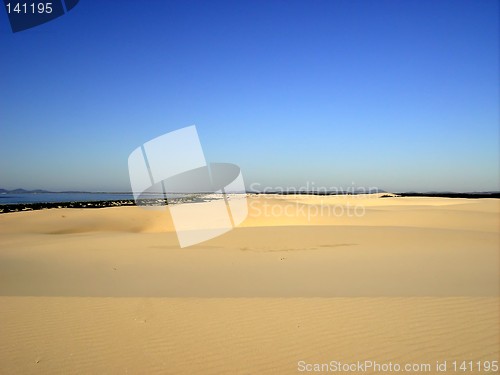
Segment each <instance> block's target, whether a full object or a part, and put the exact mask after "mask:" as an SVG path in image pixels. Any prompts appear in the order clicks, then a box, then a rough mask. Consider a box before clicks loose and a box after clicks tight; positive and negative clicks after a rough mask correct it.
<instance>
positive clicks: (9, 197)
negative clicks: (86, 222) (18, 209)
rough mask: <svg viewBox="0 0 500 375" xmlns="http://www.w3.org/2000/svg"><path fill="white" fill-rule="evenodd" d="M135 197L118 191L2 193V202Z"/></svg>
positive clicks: (109, 199) (100, 199) (0, 195)
mask: <svg viewBox="0 0 500 375" xmlns="http://www.w3.org/2000/svg"><path fill="white" fill-rule="evenodd" d="M122 199H134V197H133V196H132V194H127V193H123V194H116V193H114V194H113V193H26V194H0V204H23V203H46V202H56V203H57V202H89V201H114V200H122Z"/></svg>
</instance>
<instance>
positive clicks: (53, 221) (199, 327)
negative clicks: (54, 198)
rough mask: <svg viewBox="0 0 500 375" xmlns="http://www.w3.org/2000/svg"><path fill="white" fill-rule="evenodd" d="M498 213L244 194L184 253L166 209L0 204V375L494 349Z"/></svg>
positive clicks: (498, 303)
mask: <svg viewBox="0 0 500 375" xmlns="http://www.w3.org/2000/svg"><path fill="white" fill-rule="evenodd" d="M356 206H359V207H362V208H363V210H364V211H363V215H356V214H354V215H352V216H349V215H348V214H347V209H348V208H349V207H351V208H352V207H356ZM339 207H341V208H342V209H343V210H344V211H343V214H342V215H338V213H339V212H341V211H340V210H341V208H339ZM335 210H337V211H335ZM359 212H360V211H358V213H359ZM499 213H500V204H499V202H498V200H495V199H479V200H468V199H445V198H420V197H419V198H396V197H395V198H379V197H378V196H375V195H372V196H368V195H367V196H357V197H318V196H262V195H261V196H251V197H249V217H248V218H247V220H246V221H245V222H244V223H243V225H242V226H241V227H239V228H237V229H235V230H233V231H231V232H229V233H227V234H225V235H223V236H221V237H217V238H214V239H212V240H210V241H207V242H205V243H201V244H199V245H196V246H193V247H190V248H185V249H179V248H178V244H177V239H176V235H175V232H174V227H173V225H172V221H171V219H170V216H169V213H168V211H150V210H143V209H140V208H137V207H118V208H103V209H54V210H44V211H34V212H20V213H9V214H4V215H0V321H1V322H2V323H0V337H2V339H1V340H0V373H1V374H19V373H35V372H36V373H83V374H90V373H131V374H144V373H148V374H149V373H161V374H163V373H175V374H181V373H185V374H194V373H203V374H254V373H266V374H267V373H268V374H282V373H283V374H287V373H297V372H298V362H299V361H305V363H325V362H330V361H332V360H337V361H342V362H354V361H358V360H373V361H379V362H389V361H392V362H394V363H400V364H404V363H417V364H418V363H421V364H427V363H428V364H432V366H433V367H432V371H430V372H426V373H436V370H435V368H434V366H435V363H436V361H444V360H447V361H448V366H450V363H451V361H453V360H459V361H460V360H467V361H468V360H481V361H492V360H498V359H499V356H500V328H499V323H500V322H499V313H500V298H499V293H500V290H499V268H500V263H499V245H500V237H499V234H500V233H499V227H500V226H499ZM354 373H357V372H354Z"/></svg>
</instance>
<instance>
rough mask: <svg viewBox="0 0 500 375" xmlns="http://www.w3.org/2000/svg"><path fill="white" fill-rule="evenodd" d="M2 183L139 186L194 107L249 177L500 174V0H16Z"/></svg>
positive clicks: (423, 182) (487, 186)
mask: <svg viewBox="0 0 500 375" xmlns="http://www.w3.org/2000/svg"><path fill="white" fill-rule="evenodd" d="M0 13H2V14H0V48H1V54H0V56H1V57H0V68H1V72H2V74H1V76H0V77H1V78H0V187H4V188H17V187H23V188H28V189H31V188H43V189H51V190H66V189H83V190H91V191H116V190H120V191H123V190H129V189H130V186H129V179H128V170H127V168H128V167H127V158H128V155H129V154H130V152H131V151H132V150H133V149H135V148H136V147H137V146H139V145H141V144H142V143H144V142H145V141H148V140H150V139H152V138H154V137H157V136H159V135H161V134H164V133H166V132H169V131H171V130H174V129H178V128H181V127H184V126H188V125H192V124H196V125H197V127H198V132H199V135H200V138H201V141H202V144H203V147H204V151H205V155H206V157H207V159H208V160H209V161H213V162H217V161H219V162H232V163H236V164H238V165H240V166H241V168H242V170H243V174H244V177H245V181H246V183H247V187H248V186H250V184H252V183H255V182H257V183H260V184H261V186H302V185H304V184H306V183H307V182H308V181H309V183H311V182H314V183H315V185H316V186H326V187H331V186H336V187H349V186H352V185H353V184H354V185H355V186H377V187H380V188H382V189H386V190H392V191H409V190H415V191H429V190H453V191H484V190H499V189H500V188H499V184H500V182H499V172H498V171H499V169H498V168H499V52H498V51H499V2H498V1H493V0H482V1H472V0H471V1H459V0H452V1H425V0H424V1H422V0H418V1H401V0H394V1H352V0H349V1H336V0H330V1H318V0H314V1H306V0H304V1H277V0H269V1H267V0H266V1H264V0H254V1H237V2H235V1H227V2H218V1H176V2H169V1H126V0H124V1H112V0H107V1H104V0H99V1H97V0H81V1H80V3H79V4H78V5H77V6H76V7H75V8H74V9H73V10H72V11H70V12H69V13H67V14H66V15H64V16H62V17H60V18H58V19H56V20H54V21H51V22H48V23H46V24H44V25H41V26H38V27H35V28H33V29H29V30H26V31H23V32H19V33H15V34H13V33H12V32H11V30H10V26H9V25H8V20H7V15H6V12H3V11H2V12H0Z"/></svg>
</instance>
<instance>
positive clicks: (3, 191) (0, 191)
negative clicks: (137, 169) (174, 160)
mask: <svg viewBox="0 0 500 375" xmlns="http://www.w3.org/2000/svg"><path fill="white" fill-rule="evenodd" d="M44 193H52V194H61V193H72V194H131V193H130V192H109V191H99V192H91V191H83V190H67V191H49V190H42V189H35V190H26V189H13V190H8V189H0V194H44Z"/></svg>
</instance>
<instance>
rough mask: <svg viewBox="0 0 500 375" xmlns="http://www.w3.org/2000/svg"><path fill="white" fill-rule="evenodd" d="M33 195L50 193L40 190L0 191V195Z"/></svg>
mask: <svg viewBox="0 0 500 375" xmlns="http://www.w3.org/2000/svg"><path fill="white" fill-rule="evenodd" d="M35 193H51V191H47V190H41V189H36V190H26V189H13V190H7V189H0V194H35Z"/></svg>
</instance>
